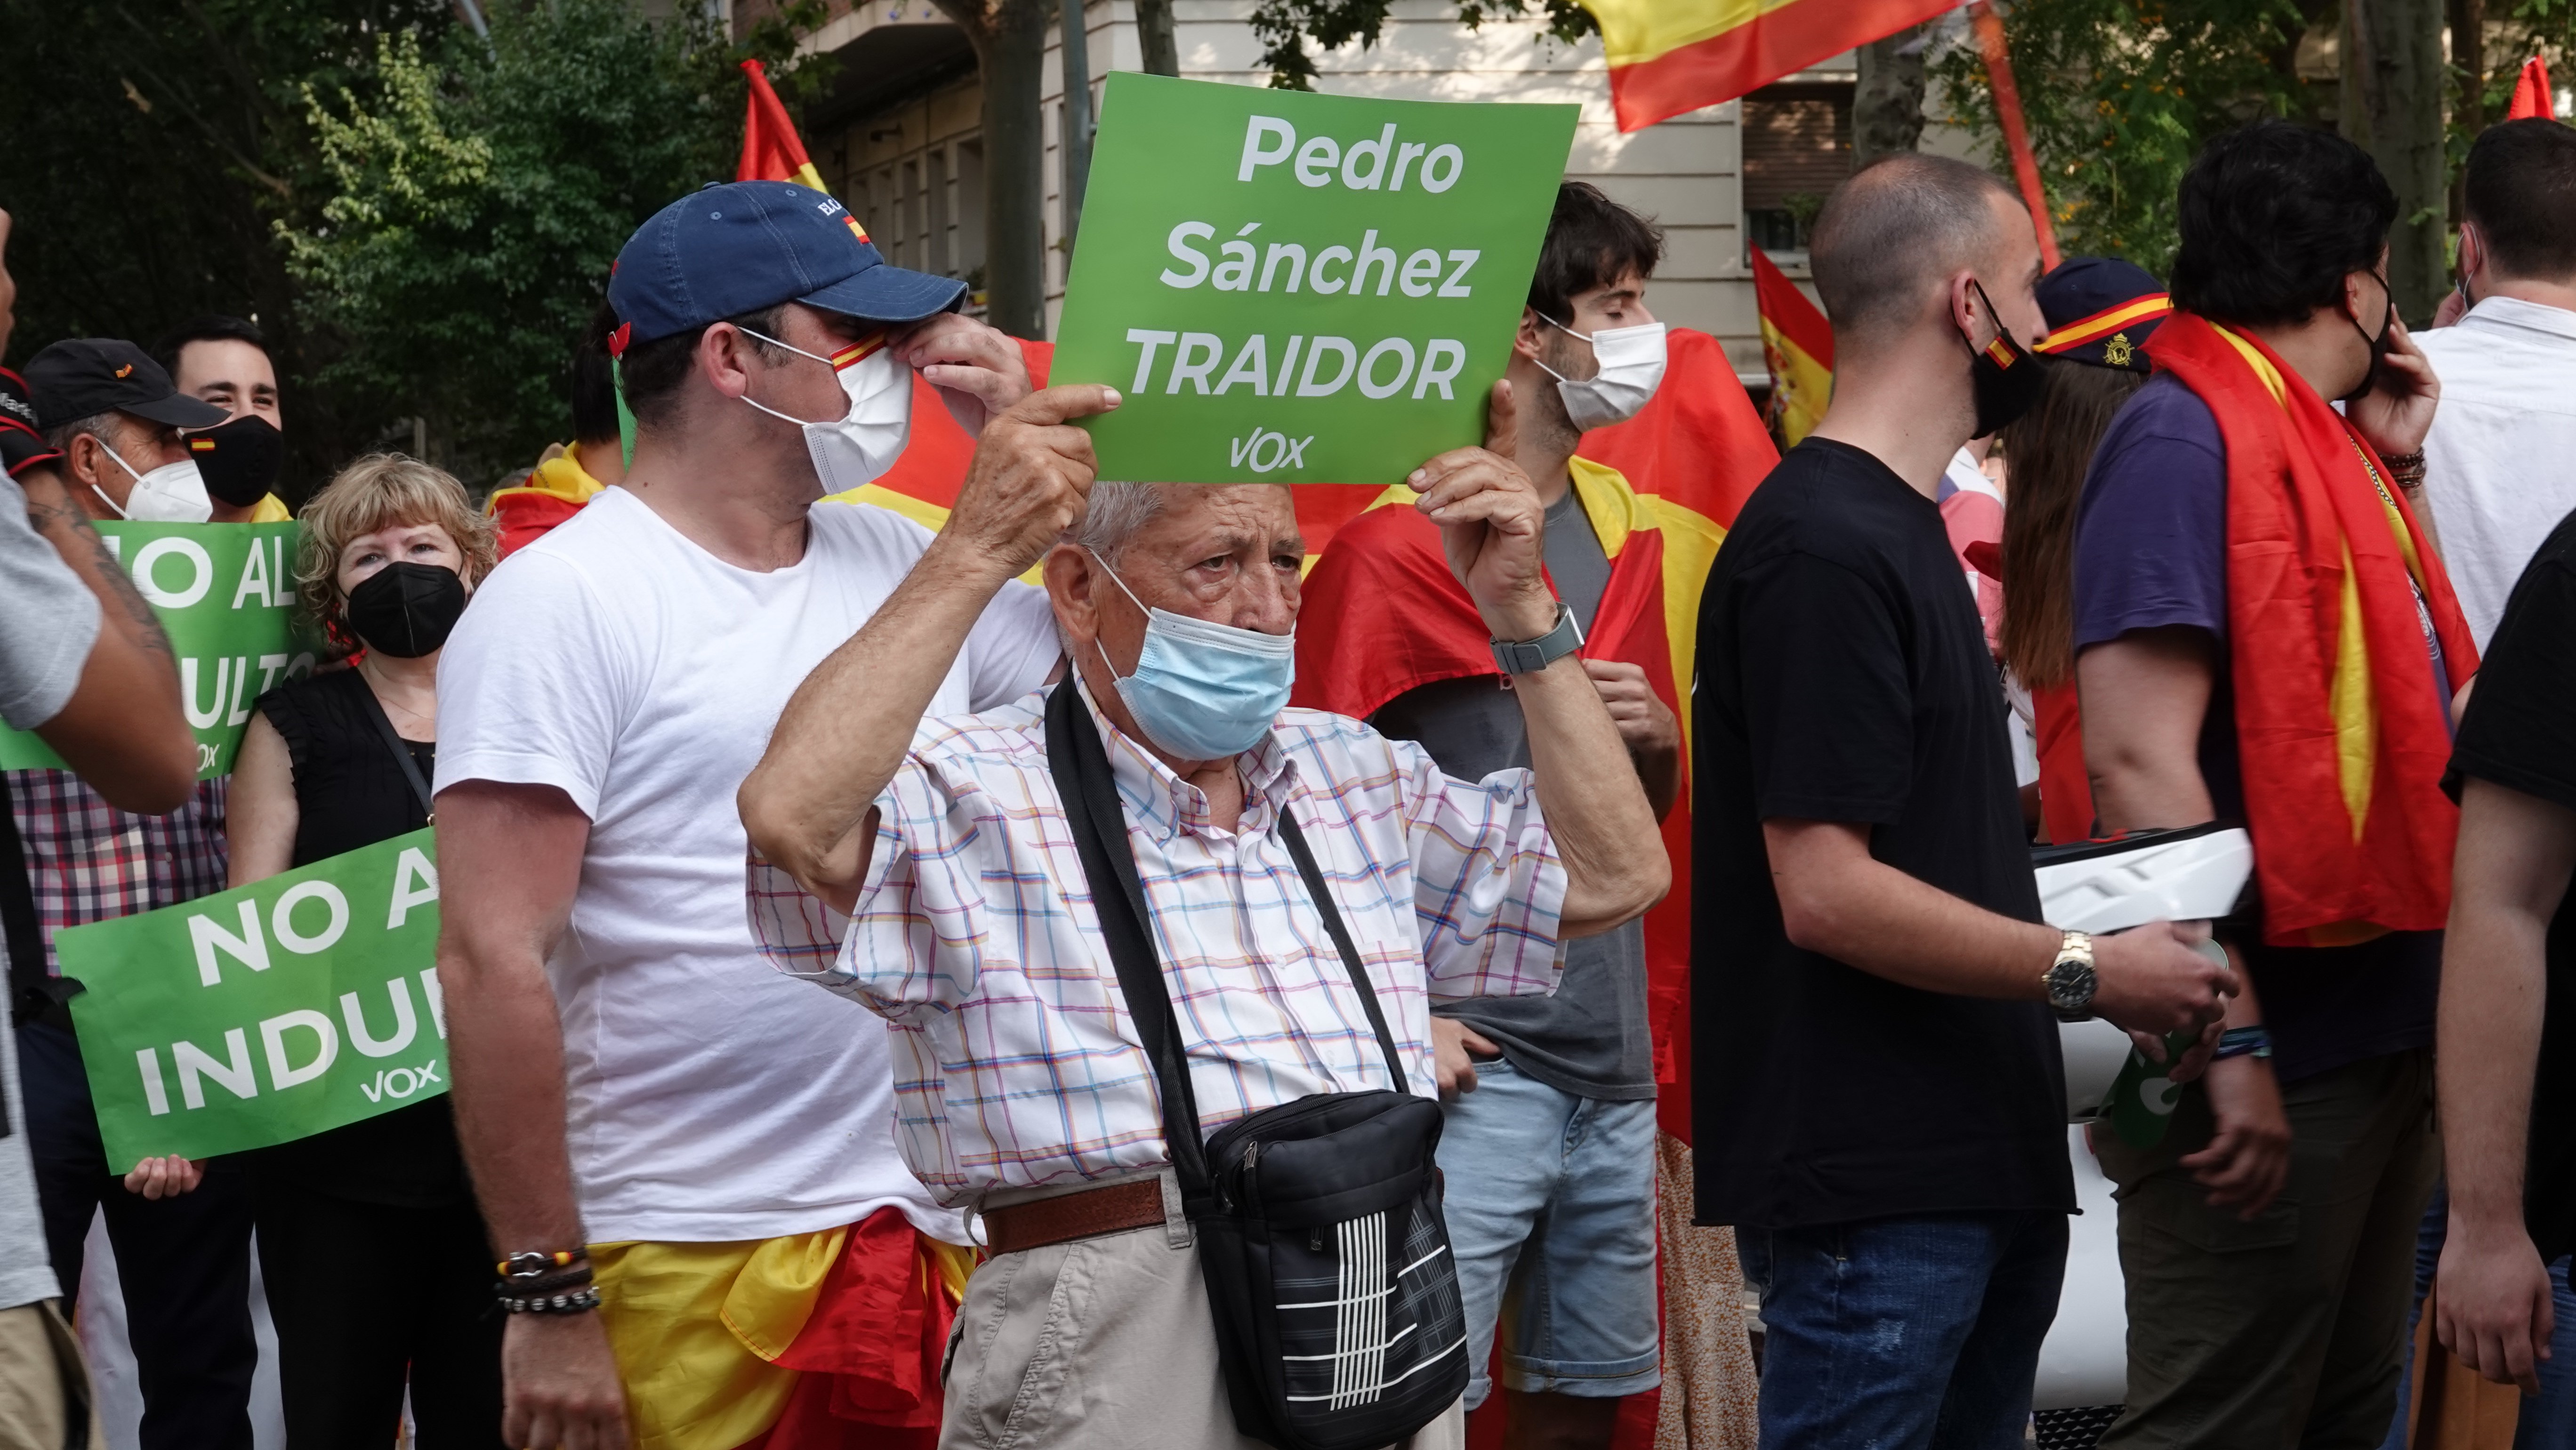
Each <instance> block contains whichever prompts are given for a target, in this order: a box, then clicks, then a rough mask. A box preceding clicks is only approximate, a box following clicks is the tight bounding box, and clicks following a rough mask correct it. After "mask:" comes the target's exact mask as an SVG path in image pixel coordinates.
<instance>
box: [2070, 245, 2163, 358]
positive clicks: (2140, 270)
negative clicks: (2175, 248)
mask: <svg viewBox="0 0 2576 1450" xmlns="http://www.w3.org/2000/svg"><path fill="white" fill-rule="evenodd" d="M2039 311H2040V315H2041V316H2043V317H2045V318H2047V319H2048V335H2047V336H2046V337H2044V338H2041V339H2040V341H2039V349H2038V350H2039V351H2040V352H2041V353H2042V354H2044V355H2046V356H2048V357H2056V358H2064V359H2066V360H2067V361H2069V362H2080V363H2091V364H2092V365H2093V366H2095V367H2097V368H2126V369H2128V370H2129V371H2131V372H2136V373H2143V372H2148V371H2151V368H2150V367H2149V365H2148V363H2147V354H2146V341H2147V337H2148V335H2149V334H2151V333H2153V332H2154V331H2155V330H2156V327H2157V325H2158V324H2160V323H2162V322H2163V321H2164V320H2165V317H2166V315H2167V314H2169V313H2171V312H2172V311H2173V302H2172V300H2171V299H2170V298H2168V297H2166V296H2165V288H2164V284H2163V283H2161V282H2158V281H2157V280H2156V279H2155V277H2154V276H2153V275H2152V274H2151V273H2149V272H2148V271H2147V269H2146V268H2144V267H2141V266H2139V265H2138V264H2136V263H2135V262H2123V261H2121V260H2120V259H2119V258H2117V257H2069V258H2067V259H2066V260H2065V261H2063V262H2060V263H2058V264H2057V269H2056V270H2055V271H2053V272H2050V273H2049V274H2048V275H2047V276H2045V277H2042V278H2040V279H2039Z"/></svg>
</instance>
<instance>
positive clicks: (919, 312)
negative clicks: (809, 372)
mask: <svg viewBox="0 0 2576 1450" xmlns="http://www.w3.org/2000/svg"><path fill="white" fill-rule="evenodd" d="M965 300H966V284H965V283H964V282H962V281H959V280H958V279H957V278H954V277H934V276H932V275H930V274H929V273H927V272H912V271H907V270H905V269H904V268H901V267H893V266H888V265H887V264H886V260H885V258H883V257H882V256H879V255H878V254H877V249H876V247H875V246H874V245H873V244H872V243H870V242H869V241H868V233H867V229H866V228H864V227H862V226H860V225H859V219H858V218H857V217H854V216H852V215H850V210H849V208H847V207H845V206H843V205H841V203H840V202H839V201H837V200H835V199H834V198H833V197H831V196H829V195H827V194H825V193H823V192H819V191H816V190H814V189H813V188H812V187H809V186H799V185H797V184H796V183H795V182H792V181H728V182H721V183H718V184H715V185H710V186H707V187H704V188H702V189H700V190H697V191H693V192H691V193H689V194H688V195H687V196H684V197H681V198H680V199H679V200H678V201H675V202H673V203H671V204H670V205H669V206H666V207H664V208H662V209H661V210H660V211H657V212H655V213H654V214H653V215H652V217H651V218H650V219H649V220H647V221H646V222H645V223H644V225H642V226H640V227H637V228H636V229H635V235H633V236H631V237H629V238H627V239H626V246H625V248H624V249H623V250H621V251H620V252H618V254H617V268H616V270H615V271H613V272H611V273H610V274H609V278H608V305H609V306H610V307H611V308H613V309H615V310H616V313H617V317H618V321H620V322H621V323H623V324H625V325H624V326H623V327H622V328H620V329H619V330H620V331H621V332H624V333H625V334H626V336H624V337H622V338H620V339H617V342H618V347H617V349H616V350H618V351H623V350H624V349H625V348H626V347H627V346H631V345H632V344H634V343H639V342H651V341H653V340H654V339H656V338H663V337H670V336H672V335H674V334H676V333H682V332H687V331H689V330H690V329H692V328H698V327H704V326H706V325H707V324H708V323H710V322H721V321H723V320H724V319H726V318H728V317H740V316H742V315H743V314H744V313H746V312H758V311H760V310H761V309H763V308H767V307H775V306H777V305H778V304H779V303H781V302H802V303H804V304H806V305H807V306H809V307H820V308H822V309H823V310H824V311H826V312H838V313H841V314H843V315H845V316H849V317H861V318H866V319H868V320H870V321H874V322H897V323H900V322H918V321H920V320H921V319H923V318H925V317H935V316H937V315H938V314H940V313H942V312H951V311H954V310H956V308H957V306H958V305H959V304H960V303H962V302H964V301H965Z"/></svg>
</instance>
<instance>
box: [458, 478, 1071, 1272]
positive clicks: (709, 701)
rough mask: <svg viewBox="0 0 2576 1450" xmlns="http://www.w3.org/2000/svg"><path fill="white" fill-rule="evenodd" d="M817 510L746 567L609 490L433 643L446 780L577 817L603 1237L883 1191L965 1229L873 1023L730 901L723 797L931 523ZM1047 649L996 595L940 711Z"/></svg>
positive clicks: (678, 1236) (582, 1028) (743, 1226)
mask: <svg viewBox="0 0 2576 1450" xmlns="http://www.w3.org/2000/svg"><path fill="white" fill-rule="evenodd" d="M810 520H811V532H810V533H809V535H808V538H807V544H806V549H805V557H804V558H803V559H801V560H799V561H798V562H796V563H795V564H793V565H791V566H789V567H787V568H784V569H779V570H775V571H773V572H770V573H766V574H761V573H753V572H751V571H748V570H744V569H737V568H735V567H733V566H732V565H730V564H727V563H724V562H723V561H721V560H719V559H717V558H716V557H715V556H714V555H712V554H709V553H708V552H706V551H705V550H704V549H701V548H700V547H698V546H697V545H696V544H694V543H692V542H690V541H689V540H688V539H687V538H685V537H683V536H682V535H681V534H680V533H679V531H677V530H676V529H673V528H672V527H671V526H670V525H669V524H668V523H665V522H664V521H663V520H662V518H661V516H660V515H658V514H655V513H654V512H653V511H652V510H651V509H649V508H647V507H645V506H644V504H643V503H642V502H641V501H640V500H639V499H637V498H636V496H635V495H634V494H633V493H631V492H629V491H627V490H626V489H624V488H611V489H609V490H607V491H605V492H603V493H601V494H599V495H598V496H597V497H596V498H594V499H592V500H591V502H590V503H589V505H588V506H586V507H585V508H583V509H582V511H581V512H580V513H579V514H577V515H575V516H574V517H573V518H572V520H571V521H570V522H568V523H566V524H564V525H563V526H562V527H560V528H557V529H555V530H553V531H552V532H550V533H548V534H547V535H546V536H545V537H543V538H541V539H539V540H538V541H537V542H535V543H533V544H530V545H529V546H528V547H526V548H525V549H522V550H520V551H519V552H518V553H516V554H514V555H512V556H511V557H510V560H509V562H507V563H505V564H503V565H502V566H501V567H500V568H499V569H498V570H496V571H494V573H493V574H492V577H491V578H490V579H489V580H487V581H485V583H484V585H483V587H482V588H481V589H479V590H477V591H475V595H474V601H473V604H472V607H470V608H468V609H467V610H466V611H465V617H464V619H463V620H462V621H460V622H459V623H458V625H457V627H456V632H455V634H454V636H453V637H452V638H451V639H450V640H449V641H448V644H447V649H446V652H445V654H444V655H442V656H441V658H440V660H439V664H438V735H439V739H438V788H439V789H441V790H444V789H446V788H447V787H448V786H451V785H454V784H456V783H457V782H458V781H464V780H491V781H506V782H511V783H516V784H533V785H551V786H556V787H559V788H561V789H562V790H563V791H564V793H565V794H567V795H569V796H570V797H572V802H573V804H574V805H575V806H578V807H579V808H580V809H581V812H582V814H584V815H586V816H588V817H589V818H590V823H591V824H590V847H589V850H588V852H587V854H586V855H585V856H584V857H583V860H582V871H581V885H580V888H579V890H578V892H577V894H576V895H575V896H574V898H573V907H572V920H571V924H570V926H569V927H568V929H567V930H566V931H565V932H564V936H563V941H562V943H561V945H559V946H558V947H557V948H556V949H555V952H554V955H553V957H552V958H550V959H549V960H548V961H547V963H546V972H547V975H548V976H549V977H550V978H551V979H552V981H553V985H554V991H555V1000H556V1003H557V1005H558V1007H559V1008H560V1010H561V1012H562V1016H563V1033H564V1077H565V1097H566V1103H565V1108H566V1113H565V1116H566V1118H567V1120H568V1121H567V1124H566V1127H567V1130H568V1133H567V1136H568V1138H569V1140H570V1147H571V1152H572V1170H573V1179H574V1182H575V1184H576V1185H577V1187H578V1191H579V1193H580V1197H581V1211H582V1216H583V1221H584V1224H585V1226H586V1227H587V1229H588V1230H589V1234H590V1237H591V1239H592V1240H593V1241H594V1242H602V1243H612V1242H618V1241H622V1240H628V1239H655V1240H666V1241H674V1242H714V1241H724V1240H734V1239H759V1238H774V1237H777V1236H779V1235H782V1234H791V1233H809V1232H813V1231H815V1230H818V1229H825V1228H831V1227H835V1226H837V1225H840V1224H846V1223H853V1222H856V1221H857V1220H859V1219H861V1218H864V1217H866V1216H867V1215H868V1214H870V1213H872V1212H874V1211H875V1210H877V1209H879V1208H882V1207H885V1206H887V1205H889V1204H892V1205H898V1206H900V1207H901V1208H902V1209H903V1210H904V1212H905V1214H906V1215H907V1216H908V1217H909V1218H910V1219H911V1220H912V1222H913V1223H914V1225H915V1226H917V1227H919V1228H921V1229H922V1230H923V1231H924V1232H927V1233H932V1234H935V1235H938V1236H941V1237H945V1238H951V1239H953V1238H956V1237H958V1235H959V1225H958V1221H957V1216H956V1215H955V1214H954V1213H951V1212H948V1211H945V1210H942V1209H940V1208H938V1207H937V1206H936V1205H935V1204H934V1203H933V1202H932V1200H931V1198H930V1196H929V1194H928V1193H927V1192H926V1191H925V1190H924V1189H923V1188H922V1187H921V1185H920V1184H919V1183H918V1182H916V1181H915V1180H914V1179H913V1176H912V1174H911V1172H910V1171H909V1170H907V1169H906V1168H905V1167H904V1164H903V1160H902V1158H901V1157H900V1156H899V1155H898V1154H897V1153H896V1151H895V1145H894V1091H893V1083H892V1080H891V1078H890V1076H889V1067H888V1064H889V1060H890V1059H889V1057H888V1053H887V1049H886V1027H885V1024H884V1023H882V1022H880V1021H878V1020H877V1019H876V1018H875V1017H872V1016H870V1015H869V1014H868V1012H867V1011H866V1009H864V1008H862V1007H860V1006H858V1005H857V1004H855V1003H851V1002H846V1001H843V1000H842V999H840V998H838V997H834V996H832V995H831V994H830V993H828V992H818V991H816V990H814V989H813V988H812V987H810V986H808V985H806V984H805V983H802V982H798V981H794V980H791V979H789V978H787V977H782V976H780V975H779V974H778V973H777V972H776V971H774V970H772V969H771V968H770V966H769V964H768V963H767V962H766V961H764V960H763V959H762V957H761V955H760V953H759V950H758V949H757V948H756V947H755V946H754V945H753V943H752V939H751V929H750V926H749V924H748V923H747V921H746V919H745V915H744V912H743V879H744V858H745V855H746V853H747V849H748V845H747V841H746V839H745V837H744V834H743V829H742V821H741V818H740V816H739V815H738V814H737V813H736V810H735V806H734V792H735V790H736V789H737V788H739V787H740V786H741V784H742V781H743V777H745V776H747V775H749V774H750V773H751V768H752V766H753V765H755V764H757V763H758V761H759V759H760V754H761V751H762V750H763V749H764V748H766V747H767V745H768V743H769V733H770V730H771V728H772V727H774V726H775V725H776V724H777V722H778V715H779V712H780V711H781V710H783V709H785V708H786V705H787V697H788V696H789V695H790V694H792V693H794V692H795V689H796V687H797V686H798V685H799V684H801V683H803V682H804V679H805V677H806V675H807V674H808V673H809V672H811V671H812V670H813V668H814V666H815V665H816V664H818V663H820V662H821V661H822V659H823V657H824V656H825V655H827V654H829V653H831V652H832V650H834V649H835V648H837V647H839V646H840V644H841V643H842V642H843V641H845V640H847V639H848V638H849V637H850V636H851V635H852V634H854V633H856V632H857V631H858V628H859V626H860V625H862V624H864V623H866V622H867V619H868V617H869V616H870V615H871V614H873V613H874V612H875V611H876V609H877V607H878V606H879V605H881V604H882V603H884V602H885V599H886V596H887V595H889V594H891V593H892V592H893V591H894V588H895V585H896V584H897V583H899V582H900V581H901V580H902V578H903V576H904V575H905V573H906V572H908V571H909V570H910V569H911V567H912V564H913V561H914V560H916V559H918V558H920V557H921V553H922V550H923V549H924V548H926V547H927V546H928V545H929V543H930V537H931V536H930V534H929V532H928V531H927V530H925V529H923V528H922V527H921V526H920V525H918V524H915V523H913V522H911V521H910V520H908V519H904V518H902V517H900V516H898V515H896V514H893V513H891V512H888V511H886V510H884V509H879V508H873V507H869V506H866V505H850V504H819V505H817V506H816V507H815V508H814V510H813V512H812V513H811V515H810ZM1057 655H1058V648H1057V644H1056V637H1055V632H1054V626H1053V623H1052V616H1051V615H1050V614H1049V612H1048V608H1047V602H1046V595H1045V594H1044V593H1043V592H1042V591H1039V590H1037V589H1033V588H1030V587H1029V586H1027V585H1025V584H1018V583H1014V584H1011V585H1008V586H1006V587H1005V588H1004V590H1003V593H1002V595H1001V597H1000V598H998V599H997V600H995V601H994V603H993V605H992V607H991V608H989V609H988V610H987V611H986V612H985V615H984V618H983V621H982V622H981V623H980V624H978V625H977V626H976V628H975V631H974V633H973V635H972V636H971V637H970V638H969V639H968V641H967V646H966V650H965V653H964V655H963V656H962V657H961V658H960V660H959V661H958V664H957V667H956V668H955V669H953V670H951V671H950V672H949V675H948V678H947V680H946V681H945V682H944V683H942V684H941V686H940V687H939V693H938V694H937V695H936V696H934V697H933V698H932V700H931V704H930V713H931V714H934V715H946V714H955V713H961V712H965V711H971V710H984V709H990V708H992V707H993V706H995V705H998V704H1002V703H1005V702H1007V701H1010V700H1013V699H1016V698H1018V697H1019V696H1021V695H1023V694H1025V693H1027V692H1028V691H1030V690H1032V689H1035V688H1036V687H1037V686H1038V685H1040V684H1041V683H1043V682H1044V680H1045V678H1046V675H1047V673H1048V672H1049V671H1050V670H1051V669H1052V668H1053V667H1054V665H1055V662H1056V658H1057Z"/></svg>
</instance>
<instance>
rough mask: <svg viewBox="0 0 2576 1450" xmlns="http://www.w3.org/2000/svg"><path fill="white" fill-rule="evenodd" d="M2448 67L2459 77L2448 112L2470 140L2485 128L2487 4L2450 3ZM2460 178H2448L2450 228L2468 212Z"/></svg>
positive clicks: (2483, 1)
mask: <svg viewBox="0 0 2576 1450" xmlns="http://www.w3.org/2000/svg"><path fill="white" fill-rule="evenodd" d="M2448 8H2449V10H2450V16H2449V22H2450V28H2451V66H2452V68H2453V69H2454V70H2457V71H2458V72H2459V73H2460V99H2459V102H2458V104H2457V105H2455V106H2454V107H2453V108H2452V110H2451V119H2452V121H2453V122H2455V123H2456V124H2457V125H2458V126H2459V128H2460V129H2461V130H2462V131H2464V132H2466V133H2468V134H2469V135H2470V136H2473V137H2474V136H2476V135H2477V134H2478V133H2479V132H2480V131H2483V130H2485V129H2486V125H2487V36H2486V30H2487V7H2486V0H2450V4H2449V7H2448ZM2462 179H2463V178H2462V177H2458V176H2455V177H2452V178H2451V224H2452V225H2453V226H2458V225H2459V224H2460V218H2461V217H2462V216H2464V215H2465V214H2466V212H2467V198H2466V197H2465V196H2464V195H2462V191H2461V181H2462Z"/></svg>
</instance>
